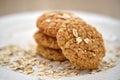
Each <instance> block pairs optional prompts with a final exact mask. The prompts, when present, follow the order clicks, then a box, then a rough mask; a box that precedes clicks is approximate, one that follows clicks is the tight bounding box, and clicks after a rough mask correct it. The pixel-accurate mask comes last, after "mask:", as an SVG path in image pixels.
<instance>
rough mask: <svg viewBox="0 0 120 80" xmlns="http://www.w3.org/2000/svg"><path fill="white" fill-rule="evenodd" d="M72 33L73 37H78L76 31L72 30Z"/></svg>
mask: <svg viewBox="0 0 120 80" xmlns="http://www.w3.org/2000/svg"><path fill="white" fill-rule="evenodd" d="M72 32H73V35H74V36H75V37H78V32H77V30H76V29H72Z"/></svg>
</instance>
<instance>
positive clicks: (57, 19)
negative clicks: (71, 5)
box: [36, 11, 76, 37]
mask: <svg viewBox="0 0 120 80" xmlns="http://www.w3.org/2000/svg"><path fill="white" fill-rule="evenodd" d="M71 17H76V16H75V15H74V14H72V13H69V12H59V11H53V12H46V13H44V14H43V15H42V16H40V17H39V18H38V19H37V23H36V24H37V27H38V28H39V29H41V30H42V31H43V33H44V34H46V35H48V36H51V37H56V34H57V31H58V29H59V28H60V26H61V24H62V23H63V22H64V21H65V20H67V19H69V18H71Z"/></svg>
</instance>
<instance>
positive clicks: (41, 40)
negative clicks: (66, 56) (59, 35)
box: [34, 31, 60, 49]
mask: <svg viewBox="0 0 120 80" xmlns="http://www.w3.org/2000/svg"><path fill="white" fill-rule="evenodd" d="M34 39H35V41H36V42H37V44H40V45H42V46H44V47H49V48H52V49H60V48H59V46H58V44H57V40H56V38H53V37H49V36H47V35H45V34H43V33H42V32H41V31H37V32H36V33H35V34H34Z"/></svg>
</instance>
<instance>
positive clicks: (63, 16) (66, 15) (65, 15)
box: [58, 14, 71, 19]
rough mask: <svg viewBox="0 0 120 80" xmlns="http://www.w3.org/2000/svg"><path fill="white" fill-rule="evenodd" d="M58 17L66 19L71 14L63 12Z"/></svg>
mask: <svg viewBox="0 0 120 80" xmlns="http://www.w3.org/2000/svg"><path fill="white" fill-rule="evenodd" d="M58 17H59V18H63V19H68V18H71V16H70V15H68V14H63V15H62V16H61V15H59V16H58Z"/></svg>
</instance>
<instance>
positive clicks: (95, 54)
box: [57, 18, 105, 69]
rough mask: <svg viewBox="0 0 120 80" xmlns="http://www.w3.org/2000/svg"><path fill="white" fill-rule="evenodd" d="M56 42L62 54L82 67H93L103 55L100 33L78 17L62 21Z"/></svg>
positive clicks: (96, 65) (103, 49)
mask: <svg viewBox="0 0 120 80" xmlns="http://www.w3.org/2000/svg"><path fill="white" fill-rule="evenodd" d="M57 42H58V45H59V47H60V48H61V49H62V52H63V54H64V56H65V57H66V58H67V59H68V60H69V61H70V62H71V63H72V64H73V65H74V66H79V67H81V68H82V69H94V68H97V67H98V65H99V64H100V61H101V60H102V58H103V57H104V56H105V47H104V42H103V38H102V35H101V34H100V33H99V32H98V31H97V30H96V29H95V28H94V27H93V26H91V25H89V24H87V23H85V22H84V21H82V20H80V19H79V18H71V19H70V20H67V21H66V22H65V23H63V25H62V27H61V28H60V29H59V31H58V33H57Z"/></svg>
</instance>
